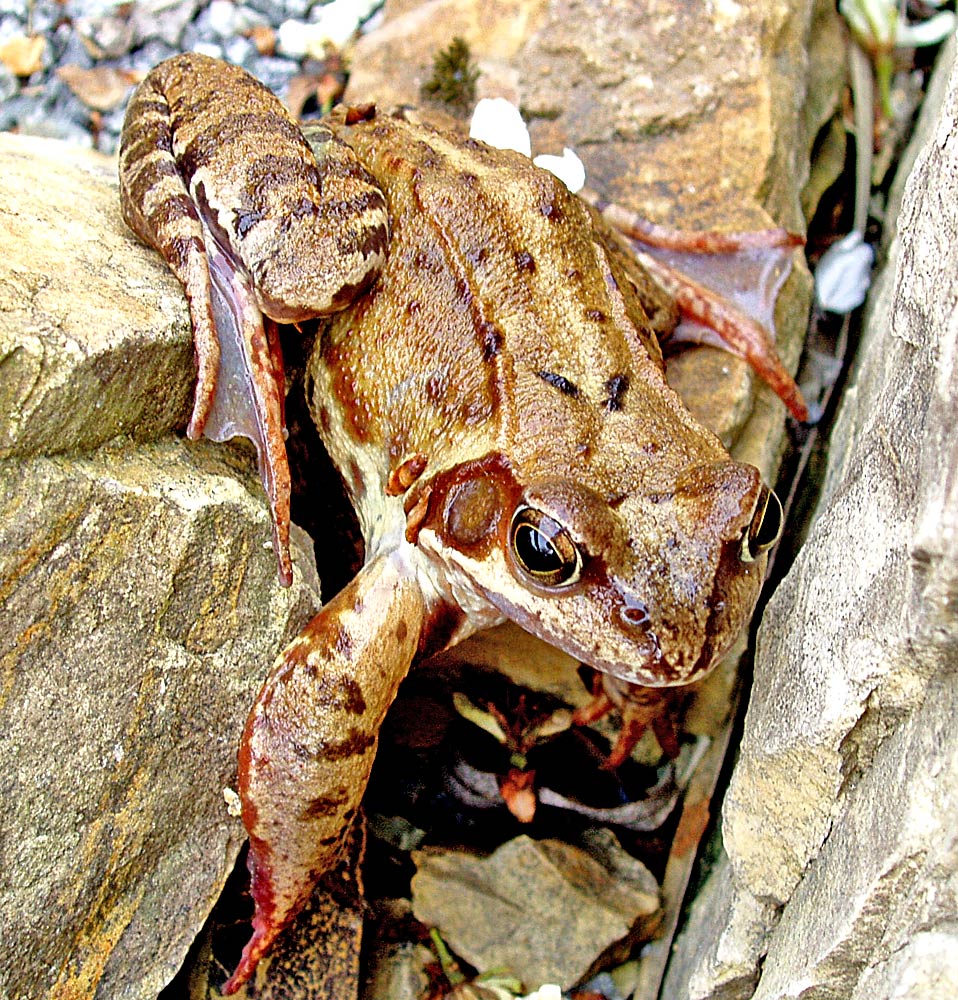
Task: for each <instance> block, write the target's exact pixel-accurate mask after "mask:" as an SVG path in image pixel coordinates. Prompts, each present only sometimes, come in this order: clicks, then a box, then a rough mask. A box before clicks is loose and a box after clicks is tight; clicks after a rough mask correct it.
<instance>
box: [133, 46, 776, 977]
mask: <svg viewBox="0 0 958 1000" xmlns="http://www.w3.org/2000/svg"><path fill="white" fill-rule="evenodd" d="M120 190H121V203H122V208H123V213H124V217H125V218H126V220H127V222H128V223H129V224H130V226H131V227H132V228H133V229H134V230H135V231H136V232H137V233H138V234H139V235H140V236H141V237H142V238H143V239H144V240H145V241H146V242H147V243H149V244H150V245H152V246H154V247H156V248H157V249H158V250H159V251H160V252H161V253H162V254H163V255H164V256H165V257H166V259H167V261H168V262H169V264H170V266H171V268H172V269H173V270H174V272H175V273H176V275H177V277H178V278H179V279H180V280H181V281H182V282H183V284H184V288H185V291H186V295H187V298H188V300H189V303H190V311H191V316H192V319H193V323H194V331H195V338H196V341H195V342H196V350H197V358H198V382H197V392H196V401H195V406H194V411H193V417H192V419H191V422H190V425H189V429H188V433H189V434H190V436H193V437H195V436H197V435H198V434H200V433H201V432H204V433H207V434H212V435H213V436H216V437H223V436H227V435H228V434H230V433H248V434H250V435H251V436H253V437H254V439H255V440H256V442H257V446H258V448H259V451H260V459H261V468H262V471H263V477H264V483H265V485H266V488H267V493H268V495H269V497H270V502H271V505H272V508H273V515H274V521H275V524H276V532H275V544H276V548H277V554H278V556H279V559H280V566H281V576H282V577H283V579H284V581H288V579H289V578H290V575H291V572H292V566H291V563H290V562H289V556H288V552H289V550H288V537H287V535H288V481H289V479H288V471H287V469H286V459H285V447H284V443H283V412H282V400H283V386H282V367H281V361H280V359H279V358H278V356H277V354H276V351H275V337H273V336H272V333H271V329H272V324H271V322H267V323H265V324H264V322H263V319H262V316H263V314H265V315H266V316H269V317H272V319H273V320H275V321H277V322H284V323H288V322H292V323H296V322H299V321H302V320H304V319H306V318H307V317H309V316H316V315H319V316H328V319H326V320H325V321H324V323H323V325H322V329H321V331H320V333H319V335H318V336H317V339H316V346H315V348H314V350H313V353H312V356H311V357H310V359H309V363H308V372H307V387H308V394H309V403H310V409H311V412H312V415H313V418H314V420H315V422H316V424H317V427H318V429H319V432H320V435H321V437H322V439H323V442H324V444H325V445H326V447H327V449H328V451H329V453H330V456H331V457H332V459H333V461H334V463H335V464H336V465H337V467H338V468H339V470H340V472H341V473H342V475H343V479H344V481H345V483H346V487H347V490H348V491H349V493H350V496H351V499H352V501H353V503H354V505H355V507H356V511H357V514H358V517H359V521H360V525H361V528H362V530H363V536H364V540H365V545H366V563H365V565H364V566H363V568H362V569H361V570H360V572H359V573H358V574H357V576H356V577H355V579H354V580H353V581H352V582H351V583H350V584H349V585H348V586H347V587H346V588H345V589H344V590H343V591H342V592H341V593H340V594H339V595H338V596H337V597H335V598H334V599H333V600H332V601H331V602H329V603H328V604H327V605H326V606H325V607H324V608H323V609H322V610H321V611H320V613H319V614H318V615H317V616H316V617H315V618H314V619H313V620H312V621H311V622H310V623H309V625H308V626H307V627H306V629H305V630H304V631H303V633H302V634H301V635H300V636H299V637H298V638H296V639H294V640H293V642H292V643H290V644H289V646H287V648H286V649H285V650H284V651H283V652H282V653H281V654H280V656H279V657H278V659H277V661H276V663H275V664H274V666H273V669H272V672H271V673H270V675H269V677H268V679H267V680H266V683H265V685H264V687H263V689H262V691H261V692H260V694H259V697H258V698H257V701H256V704H255V705H254V707H253V709H252V712H251V714H250V716H249V719H248V722H247V725H246V730H245V732H244V736H243V741H242V745H241V749H240V766H239V788H240V795H241V798H242V802H243V821H244V823H245V825H246V828H247V830H248V832H249V836H250V854H249V866H250V871H251V874H252V891H253V897H254V900H255V903H256V912H255V916H254V920H253V928H254V931H253V936H252V938H251V940H250V942H249V943H248V944H247V946H246V949H245V950H244V954H243V957H242V959H241V962H240V964H239V966H238V968H237V970H236V971H235V972H234V974H233V976H232V977H231V978H230V980H229V982H228V983H227V984H226V987H225V990H226V992H234V991H235V990H237V989H238V988H239V987H240V986H241V984H242V983H243V982H244V981H245V980H246V979H248V978H249V977H250V976H251V975H252V974H253V973H254V970H255V968H256V965H257V962H258V961H259V959H260V958H261V957H262V955H263V954H264V953H265V952H266V950H267V949H268V948H269V946H270V944H271V943H272V941H273V940H274V938H275V936H276V935H277V934H278V933H279V931H280V930H281V929H282V928H283V927H284V926H285V925H286V924H287V923H288V922H289V921H290V920H291V919H292V917H293V916H295V914H296V912H297V911H298V910H299V908H300V907H301V906H302V904H303V902H304V900H305V899H306V898H307V897H308V895H309V893H310V891H311V889H312V886H313V885H314V884H315V882H316V880H317V879H318V877H319V876H320V875H321V874H322V872H323V871H325V870H327V869H328V868H329V867H330V866H331V865H332V864H333V863H334V861H335V859H336V857H337V852H338V850H339V847H340V844H341V841H342V838H343V832H344V830H345V829H346V828H347V827H348V826H349V824H350V822H351V820H352V818H353V817H354V815H355V814H356V811H357V809H358V808H359V803H360V800H361V797H362V793H363V790H364V788H365V784H366V780H367V778H368V775H369V769H370V767H371V765H372V760H373V757H374V755H375V749H376V741H377V737H378V732H379V727H380V725H381V723H382V720H383V717H384V715H385V713H386V710H387V708H388V706H389V704H390V702H391V701H392V699H393V697H394V696H395V693H396V689H397V688H398V685H399V683H400V682H401V680H402V678H403V677H404V675H405V674H406V672H407V671H408V669H409V667H410V665H411V664H412V663H413V662H415V661H416V660H417V659H421V658H423V657H425V656H428V655H430V654H432V653H434V652H438V651H439V650H441V649H443V648H448V647H449V646H451V645H454V644H455V643H457V642H459V641H461V640H462V639H464V638H466V637H467V636H468V635H470V634H472V633H473V632H475V631H477V630H480V629H484V628H488V627H490V626H492V625H495V624H497V623H499V622H501V621H504V620H506V619H509V620H512V621H514V622H517V623H518V624H520V625H521V626H523V627H524V628H526V629H528V630H529V631H531V632H533V633H534V634H536V635H538V636H540V637H541V638H543V639H545V640H546V641H547V642H549V643H552V644H553V645H555V646H557V647H559V648H561V649H563V650H566V651H567V652H570V653H572V654H573V655H575V656H577V657H579V658H580V659H581V660H582V661H583V662H585V663H587V664H589V665H591V666H593V667H596V668H598V669H599V670H601V671H604V672H605V673H606V674H608V675H610V676H614V677H616V678H619V679H620V680H621V681H622V682H624V683H625V684H626V685H630V684H631V685H634V684H641V685H649V686H653V687H663V686H671V685H678V684H684V683H687V682H688V681H690V680H693V679H695V678H697V677H700V676H701V675H702V674H704V673H705V672H706V671H708V670H709V669H711V667H712V666H714V664H715V662H716V661H717V659H718V658H719V657H720V656H721V655H722V653H723V652H724V651H725V650H726V649H727V648H728V647H729V645H730V644H731V643H732V641H733V640H734V638H735V636H736V635H737V634H738V632H739V631H740V630H741V628H742V626H743V625H744V624H745V622H746V621H747V620H748V617H749V615H750V614H751V611H752V608H753V607H754V604H755V600H756V598H757V595H758V592H759V588H760V585H761V582H762V577H763V573H764V568H765V555H764V553H765V551H766V550H767V549H768V547H769V546H770V545H771V544H773V543H774V539H775V537H776V536H777V532H778V526H779V518H780V508H778V507H777V502H773V498H772V495H771V494H770V493H769V491H768V490H767V489H766V488H765V487H764V486H763V485H762V483H761V479H760V476H759V474H758V472H757V470H755V469H754V468H752V467H751V466H748V465H743V464H740V463H737V462H734V461H733V460H732V459H731V458H730V457H729V455H728V454H727V452H726V451H725V449H724V448H723V447H722V445H721V443H720V442H719V441H718V439H717V438H716V437H715V436H714V435H713V434H711V433H710V432H709V431H707V430H706V429H704V428H703V427H701V426H700V425H699V424H698V423H697V422H696V421H695V420H694V419H693V417H692V416H691V415H690V414H689V412H688V410H687V409H686V408H685V406H684V405H683V404H682V402H681V400H680V399H679V398H678V396H677V395H676V394H675V393H674V392H673V390H672V389H671V388H670V387H669V386H668V384H667V382H666V380H665V377H664V373H663V365H662V357H661V352H660V350H659V346H658V343H657V340H656V338H655V336H654V335H653V333H652V331H651V327H650V324H649V321H648V318H647V316H646V313H645V311H644V309H643V306H642V301H641V298H642V294H641V292H640V290H641V289H643V288H644V287H646V279H645V276H644V273H643V272H642V270H641V269H640V268H639V267H638V266H637V265H636V264H635V263H634V261H632V260H631V259H629V258H628V257H627V255H626V254H625V253H624V252H623V250H622V249H621V247H617V246H616V245H615V244H614V243H613V241H612V238H611V237H610V235H609V234H608V232H607V231H606V230H605V229H604V227H603V224H602V222H601V220H600V219H599V217H598V216H597V214H596V213H595V212H594V211H593V210H591V209H589V208H587V207H586V205H585V204H584V203H583V202H582V201H581V200H579V199H578V198H576V197H575V196H573V195H571V194H569V192H568V191H567V190H566V188H565V187H564V186H563V185H562V184H561V182H559V181H557V180H556V179H555V178H554V177H552V176H551V175H550V174H547V173H545V172H544V171H541V170H539V169H538V168H536V167H534V166H533V165H532V164H531V163H530V162H529V161H528V160H527V159H526V158H524V157H521V156H520V155H519V154H515V153H511V152H507V151H501V150H495V149H491V148H489V147H487V146H485V145H483V144H482V143H478V142H475V141H472V140H464V139H461V138H459V137H457V136H454V135H451V134H447V133H444V132H440V131H437V130H435V129H432V128H430V127H428V126H427V125H425V124H423V123H422V122H420V121H418V120H417V119H416V117H415V116H414V115H412V114H411V113H402V114H398V115H386V114H378V113H376V112H375V110H374V109H372V108H371V107H363V108H353V109H340V110H339V111H337V112H336V113H334V114H333V115H332V116H331V117H330V118H329V119H328V120H327V121H326V122H324V123H323V124H321V125H310V126H304V127H303V128H302V130H300V129H299V128H297V127H296V126H295V124H294V123H293V122H292V121H291V120H290V119H289V116H288V115H287V114H286V112H285V110H284V109H283V108H282V105H281V104H280V103H279V101H278V100H276V99H275V98H274V97H273V96H272V95H271V94H269V92H268V91H266V90H265V88H263V87H262V86H261V85H260V84H258V83H256V82H255V81H253V80H252V79H251V78H250V77H249V76H248V75H247V74H245V73H244V72H243V71H242V70H239V69H237V68H235V67H231V66H227V65H226V64H223V63H220V62H217V61H215V60H212V59H209V58H207V57H204V56H200V55H196V54H189V55H183V56H177V57H174V58H173V59H170V60H168V61H167V62H165V63H163V64H161V65H160V66H158V67H157V68H156V69H155V70H153V71H152V72H151V73H150V74H149V75H148V76H147V78H146V79H145V80H144V81H143V83H142V84H141V86H140V88H139V89H138V90H137V92H136V94H135V95H134V97H133V99H132V100H131V102H130V107H129V110H128V113H127V120H126V124H125V127H124V133H123V139H122V142H121V151H120ZM769 363H770V364H771V365H772V367H775V363H773V362H769ZM776 377H780V378H781V379H782V380H787V381H788V382H789V383H791V380H790V379H789V378H788V376H787V374H786V373H785V372H784V370H783V369H781V366H780V365H778V368H777V369H776ZM791 384H793V383H791ZM237 411H240V412H239V415H237Z"/></svg>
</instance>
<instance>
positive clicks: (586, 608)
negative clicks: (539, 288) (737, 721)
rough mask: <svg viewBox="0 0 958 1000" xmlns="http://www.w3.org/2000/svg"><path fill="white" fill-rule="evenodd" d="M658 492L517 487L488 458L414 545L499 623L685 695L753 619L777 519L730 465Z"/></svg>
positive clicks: (698, 469)
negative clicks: (477, 594)
mask: <svg viewBox="0 0 958 1000" xmlns="http://www.w3.org/2000/svg"><path fill="white" fill-rule="evenodd" d="M721 455H724V452H722V453H720V455H719V456H715V457H716V459H717V460H714V461H709V462H703V463H700V464H693V465H690V466H687V467H685V468H684V469H682V470H681V471H680V473H679V474H678V475H677V476H676V477H675V478H674V481H673V482H672V483H671V484H670V485H669V486H668V487H667V488H666V487H664V486H663V485H662V484H661V483H660V484H657V485H656V486H655V487H654V488H652V489H649V488H644V487H643V484H642V481H641V480H642V478H643V477H642V474H641V470H639V471H638V472H636V473H635V474H634V475H631V476H629V477H628V478H629V479H630V480H631V482H630V484H629V485H630V486H631V487H632V488H631V489H629V490H628V491H626V492H624V493H623V494H620V495H615V496H609V495H608V494H605V495H603V494H602V493H600V492H599V491H597V490H596V489H595V488H594V487H593V486H592V485H590V484H588V483H587V482H585V481H583V479H584V478H586V477H580V476H572V477H570V476H555V475H553V476H548V477H543V478H537V479H533V480H531V481H529V482H526V483H524V484H522V483H519V482H518V481H517V479H516V476H515V474H514V470H513V469H512V467H510V465H509V464H508V463H506V462H505V461H504V460H503V459H502V458H501V457H500V456H496V455H492V456H487V457H486V458H484V459H480V460H479V461H476V462H468V463H465V464H464V465H461V466H459V467H458V468H456V469H455V470H453V471H452V473H450V474H449V475H447V476H445V477H440V481H439V482H437V483H436V484H435V487H434V492H433V497H432V501H433V502H431V503H430V516H429V517H428V519H427V523H426V524H424V526H423V528H424V535H423V537H422V538H421V540H420V544H421V545H423V546H424V547H425V548H426V549H433V548H434V549H435V550H436V554H437V555H438V556H439V558H441V559H442V560H443V562H444V563H445V564H446V565H447V567H449V569H450V570H452V571H453V573H454V574H455V575H456V576H459V575H465V576H466V577H467V578H468V579H469V580H470V581H471V583H472V585H473V586H475V587H476V588H477V589H478V590H479V591H481V593H482V594H483V595H484V596H485V598H486V599H487V600H488V601H489V602H491V603H492V604H493V605H494V606H495V607H496V608H497V609H498V610H499V611H500V612H501V613H502V614H503V615H504V616H505V617H507V618H509V619H511V620H512V621H514V622H516V623H517V624H519V625H520V626H522V627H523V628H525V629H526V630H527V631H529V632H532V633H533V634H535V635H537V636H539V637H540V638H542V639H544V640H545V641H546V642H549V643H550V644H551V645H554V646H557V647H559V648H561V649H563V650H565V651H566V652H568V653H570V654H571V655H573V656H576V657H578V658H579V659H580V660H581V661H582V662H584V663H587V664H589V665H590V666H593V667H595V668H597V669H599V670H601V671H604V672H605V673H609V674H612V675H614V676H616V677H620V678H622V679H624V680H627V681H630V682H633V683H636V684H642V685H648V686H668V685H675V684H684V683H687V682H689V681H692V680H695V679H696V678H698V677H700V676H702V675H703V674H704V673H706V672H707V671H708V670H709V669H710V668H711V667H713V666H714V665H715V663H716V662H717V660H718V659H719V658H720V657H721V656H722V654H723V653H725V652H726V651H727V650H728V648H729V647H730V646H731V644H732V642H733V641H734V639H735V638H736V636H737V635H738V633H739V632H740V630H741V629H742V627H743V626H744V625H745V623H746V622H747V621H748V618H749V616H750V615H751V612H752V610H753V608H754V606H755V602H756V600H757V598H758V594H759V590H760V588H761V585H762V580H763V576H764V571H765V564H766V555H765V553H766V552H767V550H768V549H769V548H770V547H771V546H772V545H773V544H774V543H775V541H776V540H777V538H778V535H779V531H780V527H781V507H780V505H779V503H778V500H777V499H776V497H775V495H774V493H772V492H770V491H769V490H768V489H767V488H766V487H765V486H764V485H763V484H762V482H761V478H760V476H759V473H758V470H756V469H754V468H753V467H752V466H749V465H743V464H741V463H738V462H734V461H732V460H731V459H729V458H728V457H727V456H725V457H724V458H723V457H721Z"/></svg>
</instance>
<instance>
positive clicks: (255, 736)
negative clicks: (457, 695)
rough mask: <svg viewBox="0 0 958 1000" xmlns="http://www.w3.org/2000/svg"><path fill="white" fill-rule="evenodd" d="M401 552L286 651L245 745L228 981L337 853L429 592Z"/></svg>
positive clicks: (363, 576)
mask: <svg viewBox="0 0 958 1000" xmlns="http://www.w3.org/2000/svg"><path fill="white" fill-rule="evenodd" d="M401 560H402V557H401V555H399V554H398V553H392V554H387V555H383V556H379V557H377V558H375V559H374V560H373V561H372V562H370V563H368V564H367V565H366V566H365V567H363V569H362V570H361V571H360V573H359V574H358V575H357V576H356V578H355V579H354V580H353V581H352V583H350V584H349V586H347V587H346V588H345V589H344V590H343V591H342V592H341V593H340V594H339V595H338V596H337V597H335V598H334V599H333V600H332V601H331V602H330V603H329V604H328V605H327V606H326V607H325V608H323V610H322V611H321V612H320V613H319V614H318V615H316V617H315V618H314V619H313V620H312V621H311V622H310V623H309V625H308V626H307V627H306V629H305V630H304V631H303V633H302V634H301V635H300V636H299V637H298V638H296V639H294V640H293V641H292V642H291V643H290V644H289V646H287V647H286V649H285V650H284V651H283V653H281V654H280V656H279V658H278V660H277V661H276V664H275V665H274V667H273V670H272V673H271V674H270V676H269V678H268V679H267V681H266V683H265V685H264V686H263V689H262V691H261V692H260V695H259V698H258V699H257V701H256V705H255V706H254V708H253V711H252V712H251V714H250V717H249V720H248V721H247V723H246V731H245V733H244V734H243V743H242V747H241V749H240V771H239V785H240V794H241V797H242V800H243V822H244V823H245V824H246V829H247V830H248V831H249V838H250V850H249V868H250V872H251V874H252V894H253V900H254V902H255V904H256V912H255V915H254V917H253V936H252V937H251V939H250V941H249V942H248V944H247V945H246V948H245V949H244V951H243V957H242V959H241V960H240V964H239V966H238V967H237V969H236V971H235V972H234V973H233V975H232V977H231V978H230V980H229V981H228V982H227V984H226V986H225V987H224V992H225V993H233V992H235V991H236V990H237V989H239V987H240V986H241V985H242V984H243V983H244V982H245V981H246V980H247V979H249V977H250V976H251V975H252V973H253V971H254V970H255V968H256V965H257V963H258V962H259V960H260V958H261V957H262V956H263V955H264V954H265V953H266V951H267V950H268V949H269V947H270V945H271V944H272V942H273V940H274V939H275V938H276V935H277V934H278V933H279V932H280V931H281V930H282V929H283V927H285V926H286V925H287V924H288V923H289V922H290V920H292V919H293V917H294V916H295V915H296V913H297V912H298V911H299V909H300V908H301V907H302V906H303V904H304V903H305V901H306V899H307V898H308V896H309V894H310V892H311V891H312V888H313V886H314V885H315V883H316V881H317V880H318V879H319V877H320V876H321V875H322V874H323V872H324V871H325V870H326V869H328V868H329V867H330V866H331V865H332V864H333V863H334V861H335V859H336V857H337V853H338V851H339V849H340V844H341V840H342V836H343V834H344V833H345V831H346V830H347V828H348V826H349V823H350V821H351V819H352V818H353V816H354V815H355V813H356V810H357V809H358V808H359V802H360V800H361V798H362V795H363V791H364V790H365V787H366V782H367V779H368V777H369V770H370V768H371V767H372V763H373V757H374V756H375V752H376V741H377V734H378V732H379V727H380V726H381V724H382V721H383V718H384V717H385V714H386V710H387V709H388V707H389V705H390V703H391V702H392V700H393V698H394V697H395V694H396V690H397V688H398V687H399V683H400V681H401V680H402V678H403V677H404V676H405V674H406V671H407V670H408V669H409V666H410V663H411V662H412V659H413V656H414V654H415V652H416V649H417V646H418V644H419V638H420V633H421V632H422V631H423V623H424V618H425V603H424V600H423V596H422V593H421V591H420V589H419V586H418V584H417V583H416V582H415V574H414V573H412V572H411V571H409V570H408V568H407V567H405V566H404V565H403V564H402V561H401Z"/></svg>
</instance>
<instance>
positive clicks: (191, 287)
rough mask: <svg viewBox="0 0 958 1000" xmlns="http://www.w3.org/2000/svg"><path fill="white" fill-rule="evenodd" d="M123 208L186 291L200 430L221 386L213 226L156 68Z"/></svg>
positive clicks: (128, 142)
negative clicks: (180, 163) (196, 194)
mask: <svg viewBox="0 0 958 1000" xmlns="http://www.w3.org/2000/svg"><path fill="white" fill-rule="evenodd" d="M119 161H120V169H119V180H120V209H121V211H122V214H123V219H124V221H125V222H126V224H127V225H128V226H129V227H130V228H131V229H132V230H133V232H135V233H136V235H137V236H139V237H140V239H141V240H143V242H144V243H146V244H147V245H148V246H151V247H153V248H154V249H155V250H158V251H159V252H160V253H161V254H162V255H163V257H164V259H165V260H166V262H167V264H168V265H169V267H170V269H171V270H172V271H173V273H174V274H175V275H176V277H177V278H178V279H179V281H180V283H181V284H182V285H183V288H184V290H185V292H186V297H187V301H188V303H189V308H190V319H191V320H192V323H193V349H194V352H195V356H196V368H197V378H196V392H195V396H194V402H193V414H192V416H191V417H190V423H189V427H188V429H187V434H188V436H189V437H191V438H194V439H195V438H198V437H199V436H200V435H201V434H202V433H203V428H204V426H205V424H206V419H207V417H208V416H209V412H210V409H211V408H212V406H213V399H214V396H215V393H216V373H217V369H218V368H219V353H220V352H219V342H218V338H217V336H216V328H215V321H214V316H213V303H212V300H211V288H210V272H209V263H208V258H207V249H206V243H207V233H206V229H205V227H204V225H203V222H202V220H201V219H200V216H199V213H198V211H197V209H196V205H195V204H194V203H193V200H192V198H191V197H190V194H189V191H188V190H187V187H186V184H185V183H184V181H183V177H182V176H181V174H180V172H179V169H178V168H177V165H176V159H175V157H174V154H173V135H172V132H171V129H170V107H169V103H168V101H167V99H166V94H165V93H164V91H163V88H162V87H161V86H160V84H159V81H158V79H157V78H156V77H155V76H148V77H147V78H146V79H145V80H144V81H143V83H142V84H141V85H140V86H139V87H138V88H137V90H136V91H135V92H134V94H133V96H132V97H131V98H130V104H129V107H128V109H127V114H126V120H125V122H124V126H123V135H122V136H121V138H120V153H119Z"/></svg>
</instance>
